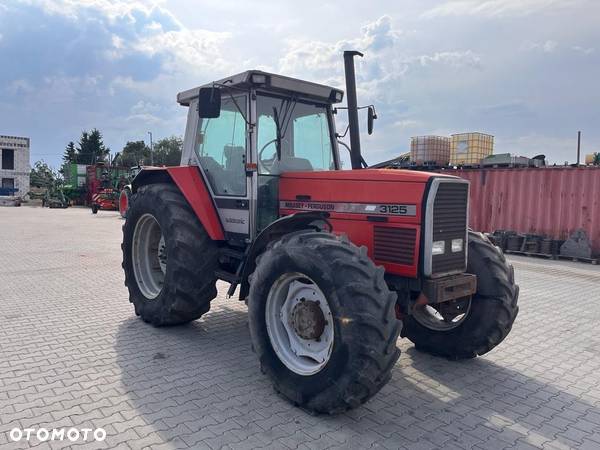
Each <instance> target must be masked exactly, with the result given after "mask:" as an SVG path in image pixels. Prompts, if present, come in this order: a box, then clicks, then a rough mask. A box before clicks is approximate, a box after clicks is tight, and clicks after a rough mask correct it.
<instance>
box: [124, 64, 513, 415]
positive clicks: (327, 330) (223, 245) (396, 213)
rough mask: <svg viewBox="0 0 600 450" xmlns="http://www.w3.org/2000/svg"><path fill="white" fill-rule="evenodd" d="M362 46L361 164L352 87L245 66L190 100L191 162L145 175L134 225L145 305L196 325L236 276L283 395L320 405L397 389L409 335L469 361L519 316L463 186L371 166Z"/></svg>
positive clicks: (504, 266)
mask: <svg viewBox="0 0 600 450" xmlns="http://www.w3.org/2000/svg"><path fill="white" fill-rule="evenodd" d="M355 55H360V53H358V52H345V53H344V59H345V69H346V91H347V94H348V117H349V131H350V143H351V145H350V147H349V149H350V156H351V161H352V170H341V164H340V157H339V153H338V137H339V136H338V135H337V134H336V132H335V125H334V117H335V113H336V111H337V110H339V109H341V108H339V107H338V108H335V107H334V105H335V104H337V103H339V102H341V101H342V97H343V92H342V91H341V90H338V89H336V88H333V87H329V86H323V85H319V84H315V83H310V82H307V81H302V80H298V79H293V78H288V77H284V76H280V75H275V74H271V73H266V72H262V71H257V70H252V71H247V72H244V73H240V74H237V75H234V76H231V77H228V78H225V79H222V80H220V81H217V82H212V83H209V84H208V85H205V86H203V87H200V88H196V89H191V90H188V91H185V92H181V93H180V94H179V95H178V97H177V100H178V102H179V103H180V104H181V105H184V106H188V107H189V108H188V120H187V128H186V132H185V140H184V150H183V155H182V166H179V167H168V168H150V169H144V170H142V171H141V172H140V173H139V174H138V175H137V176H136V178H135V179H134V180H133V183H132V198H131V204H130V207H129V210H128V211H127V219H126V222H125V224H124V226H123V245H122V248H123V268H124V271H125V284H126V285H127V287H128V289H129V298H130V301H131V303H133V305H134V307H135V312H136V314H137V315H139V316H141V318H142V319H143V320H144V321H146V322H149V323H151V324H153V325H156V326H164V325H177V324H182V323H186V322H190V321H192V320H195V319H198V318H199V317H201V316H202V315H203V314H205V313H206V312H207V311H208V310H209V308H210V302H211V300H213V299H214V298H215V297H216V296H217V287H216V283H217V280H223V281H226V282H228V283H230V288H229V291H228V296H232V295H234V294H235V292H236V289H237V290H238V296H239V299H240V300H245V301H246V303H247V305H248V311H249V325H250V337H251V340H252V348H253V349H254V351H255V352H256V354H257V355H258V358H259V361H260V365H261V368H262V370H263V372H264V373H266V374H267V375H268V376H269V377H270V378H271V380H272V382H273V384H274V386H275V389H276V390H277V392H279V393H280V394H281V395H283V396H284V397H286V398H287V399H289V400H290V401H291V402H293V403H294V404H296V405H298V406H301V407H303V408H306V409H308V410H311V411H314V412H323V413H337V412H341V411H345V410H348V409H350V408H353V407H356V406H358V405H360V404H362V403H364V402H365V401H367V400H368V399H369V398H370V397H372V396H373V395H374V394H375V393H377V392H378V391H379V390H380V389H381V387H382V386H384V385H385V384H386V383H387V381H388V380H389V379H390V377H391V372H392V369H393V367H394V365H395V363H396V361H397V359H398V357H399V355H400V351H399V349H398V348H397V347H396V341H397V339H398V336H399V334H401V335H402V336H403V337H407V338H408V339H410V340H411V341H412V342H414V344H415V346H416V347H417V348H418V349H420V350H422V351H425V352H428V353H430V354H433V355H438V356H443V357H446V358H451V359H463V358H473V357H475V356H477V355H482V354H484V353H487V352H488V351H490V350H491V349H493V348H494V347H495V346H496V345H498V344H499V343H500V342H502V340H503V339H504V338H505V337H506V336H507V335H508V333H509V332H510V329H511V327H512V324H513V322H514V320H515V317H516V315H517V312H518V307H517V298H518V292H519V289H518V286H516V285H515V281H514V271H513V268H512V266H511V265H509V264H508V263H507V262H506V260H505V258H504V256H503V254H502V253H501V251H500V250H499V249H498V248H497V247H495V246H494V245H492V244H491V243H490V242H489V241H488V240H487V239H486V238H485V237H484V236H483V235H482V234H479V233H474V232H471V231H469V230H468V228H467V217H468V208H469V205H468V198H469V184H468V182H467V181H465V180H463V179H460V178H456V177H452V176H447V175H440V174H435V173H425V172H415V171H404V170H384V169H382V170H376V169H368V168H363V166H365V165H366V164H365V163H364V160H363V158H362V156H361V151H360V139H359V125H358V110H359V108H358V107H357V101H356V86H355V76H354V56H355ZM360 56H362V55H360ZM368 113H369V132H370V131H371V129H372V123H373V118H374V117H375V115H374V110H373V109H372V107H371V108H369V111H368Z"/></svg>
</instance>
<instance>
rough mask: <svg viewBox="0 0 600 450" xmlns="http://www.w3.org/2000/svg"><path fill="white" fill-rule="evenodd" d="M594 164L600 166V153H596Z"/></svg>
mask: <svg viewBox="0 0 600 450" xmlns="http://www.w3.org/2000/svg"><path fill="white" fill-rule="evenodd" d="M593 164H594V165H595V166H600V152H599V153H594V162H593Z"/></svg>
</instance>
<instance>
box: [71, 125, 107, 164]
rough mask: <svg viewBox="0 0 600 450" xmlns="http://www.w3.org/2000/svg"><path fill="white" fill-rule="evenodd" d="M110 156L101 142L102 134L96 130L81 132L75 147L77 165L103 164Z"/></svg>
mask: <svg viewBox="0 0 600 450" xmlns="http://www.w3.org/2000/svg"><path fill="white" fill-rule="evenodd" d="M109 154H110V149H109V148H108V147H106V146H105V145H104V142H103V141H102V133H100V131H98V130H97V129H96V128H94V129H92V131H90V132H87V131H82V133H81V138H80V139H79V144H78V145H77V162H78V163H79V164H87V165H89V164H96V163H97V162H104V161H106V158H107V157H108V155H109Z"/></svg>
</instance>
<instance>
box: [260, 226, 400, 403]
mask: <svg viewBox="0 0 600 450" xmlns="http://www.w3.org/2000/svg"><path fill="white" fill-rule="evenodd" d="M383 273H384V271H383V269H382V268H377V267H375V265H374V264H373V262H372V261H371V260H370V259H369V258H368V257H367V254H366V249H364V248H358V247H356V246H355V245H353V244H351V243H350V242H349V241H348V240H347V239H344V238H338V237H336V236H335V235H333V234H331V233H324V232H313V231H301V232H297V233H291V234H289V235H287V236H284V237H283V238H282V239H281V240H279V241H277V242H276V243H275V244H274V245H272V246H271V247H270V248H269V249H268V250H267V251H266V252H265V253H264V254H263V255H262V256H261V257H259V260H258V262H257V266H256V271H255V272H254V274H253V275H252V276H251V283H250V295H249V301H248V308H249V321H250V334H251V337H252V343H253V347H254V350H255V351H256V353H257V354H258V357H259V359H260V364H261V368H262V370H263V371H264V372H265V373H266V374H267V375H268V376H269V377H270V378H271V381H272V382H273V384H274V386H275V389H276V390H277V391H278V392H279V393H281V394H282V395H283V396H284V397H286V398H287V399H288V400H290V401H291V402H293V403H294V404H296V405H298V406H301V407H304V408H306V409H308V410H311V411H314V412H318V413H330V414H334V413H338V412H342V411H346V410H348V409H350V408H353V407H356V406H358V405H360V404H362V403H364V402H366V401H367V400H368V399H369V398H371V397H372V396H373V395H375V393H377V392H378V391H379V389H381V387H382V386H384V385H385V384H386V383H387V381H388V380H389V379H390V377H391V371H392V368H393V367H394V364H395V363H396V361H397V359H398V357H399V355H400V351H399V350H398V348H397V347H396V340H397V338H398V333H399V331H400V327H401V322H399V321H398V320H397V319H396V316H395V312H394V307H395V302H396V295H395V294H394V293H391V292H390V291H389V290H388V288H387V286H386V284H385V281H384V278H383Z"/></svg>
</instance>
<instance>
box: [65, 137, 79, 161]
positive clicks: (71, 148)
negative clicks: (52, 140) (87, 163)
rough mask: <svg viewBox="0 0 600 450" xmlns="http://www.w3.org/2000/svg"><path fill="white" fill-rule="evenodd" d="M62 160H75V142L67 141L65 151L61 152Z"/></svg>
mask: <svg viewBox="0 0 600 450" xmlns="http://www.w3.org/2000/svg"><path fill="white" fill-rule="evenodd" d="M63 162H64V163H65V164H71V163H76V162H77V149H76V148H75V143H74V142H73V141H71V142H69V143H68V144H67V146H66V147H65V152H64V153H63Z"/></svg>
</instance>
